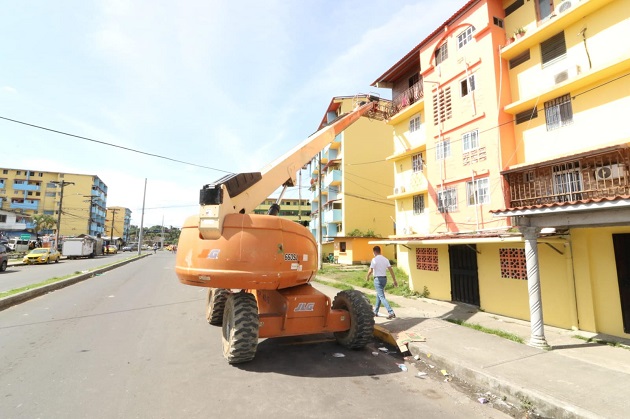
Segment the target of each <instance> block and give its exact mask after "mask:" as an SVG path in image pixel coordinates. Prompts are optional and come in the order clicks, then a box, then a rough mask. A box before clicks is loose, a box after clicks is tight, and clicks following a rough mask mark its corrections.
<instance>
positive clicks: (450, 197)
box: [437, 188, 457, 213]
mask: <svg viewBox="0 0 630 419" xmlns="http://www.w3.org/2000/svg"><path fill="white" fill-rule="evenodd" d="M437 198H438V211H439V212H442V213H444V212H453V211H457V189H456V188H448V189H444V190H441V191H438V196H437Z"/></svg>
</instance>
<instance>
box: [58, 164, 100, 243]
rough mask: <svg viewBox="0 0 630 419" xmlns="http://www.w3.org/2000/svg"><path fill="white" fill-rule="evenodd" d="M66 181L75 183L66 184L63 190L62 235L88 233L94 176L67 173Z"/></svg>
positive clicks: (64, 179)
mask: <svg viewBox="0 0 630 419" xmlns="http://www.w3.org/2000/svg"><path fill="white" fill-rule="evenodd" d="M61 180H63V181H65V182H74V183H75V184H74V185H66V186H65V187H64V190H63V213H62V215H61V229H60V230H59V234H60V235H62V236H78V235H79V234H88V233H89V231H90V229H89V221H90V220H89V219H90V198H89V196H90V194H91V192H92V184H93V183H94V177H93V176H91V175H79V174H72V173H65V174H64V175H63V178H62V179H60V181H61Z"/></svg>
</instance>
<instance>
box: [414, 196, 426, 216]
mask: <svg viewBox="0 0 630 419" xmlns="http://www.w3.org/2000/svg"><path fill="white" fill-rule="evenodd" d="M422 213H424V195H414V196H413V215H420V214H422Z"/></svg>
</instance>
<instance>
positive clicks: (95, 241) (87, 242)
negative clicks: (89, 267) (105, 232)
mask: <svg viewBox="0 0 630 419" xmlns="http://www.w3.org/2000/svg"><path fill="white" fill-rule="evenodd" d="M102 254H103V241H102V240H101V239H99V238H97V237H92V236H88V235H87V234H85V235H84V234H82V235H80V236H77V237H71V238H66V239H65V240H64V242H63V245H62V250H61V255H62V256H65V257H67V258H68V259H76V258H82V257H87V258H93V257H94V256H96V255H102Z"/></svg>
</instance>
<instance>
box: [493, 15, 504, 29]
mask: <svg viewBox="0 0 630 419" xmlns="http://www.w3.org/2000/svg"><path fill="white" fill-rule="evenodd" d="M492 21H493V22H494V24H495V25H496V26H498V27H499V28H503V19H499V18H498V17H496V16H493V17H492Z"/></svg>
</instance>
